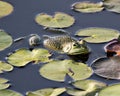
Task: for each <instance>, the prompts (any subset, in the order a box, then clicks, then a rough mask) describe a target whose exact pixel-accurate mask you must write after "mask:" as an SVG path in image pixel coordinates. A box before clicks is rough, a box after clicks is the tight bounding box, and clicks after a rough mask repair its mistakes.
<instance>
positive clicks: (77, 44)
mask: <svg viewBox="0 0 120 96" xmlns="http://www.w3.org/2000/svg"><path fill="white" fill-rule="evenodd" d="M43 45H44V46H45V47H46V48H48V49H51V50H54V51H59V52H61V53H67V54H69V55H78V54H87V53H89V49H88V47H87V46H86V43H85V41H83V40H81V41H77V40H76V39H75V38H72V37H70V36H68V35H60V36H53V37H50V36H47V38H46V39H45V40H44V41H43Z"/></svg>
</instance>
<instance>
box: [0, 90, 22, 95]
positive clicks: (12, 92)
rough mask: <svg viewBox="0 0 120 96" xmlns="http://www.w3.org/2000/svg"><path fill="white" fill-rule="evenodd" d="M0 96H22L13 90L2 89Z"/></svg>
mask: <svg viewBox="0 0 120 96" xmlns="http://www.w3.org/2000/svg"><path fill="white" fill-rule="evenodd" d="M0 96H23V95H22V94H20V93H18V92H15V91H13V90H8V89H4V90H0Z"/></svg>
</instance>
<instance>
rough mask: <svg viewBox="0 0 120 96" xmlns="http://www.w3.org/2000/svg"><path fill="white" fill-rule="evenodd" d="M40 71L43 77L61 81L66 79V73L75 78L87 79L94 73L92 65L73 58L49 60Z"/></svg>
mask: <svg viewBox="0 0 120 96" xmlns="http://www.w3.org/2000/svg"><path fill="white" fill-rule="evenodd" d="M39 72H40V75H42V76H43V77H45V78H47V79H50V80H54V81H59V82H63V81H64V78H65V76H66V74H68V75H69V76H70V77H71V78H73V79H74V80H82V79H86V78H88V77H90V76H91V75H92V70H91V68H90V67H88V66H87V65H85V64H83V63H78V62H74V61H72V60H63V61H59V60H57V61H52V62H49V63H48V64H45V65H44V66H43V67H42V68H40V70H39Z"/></svg>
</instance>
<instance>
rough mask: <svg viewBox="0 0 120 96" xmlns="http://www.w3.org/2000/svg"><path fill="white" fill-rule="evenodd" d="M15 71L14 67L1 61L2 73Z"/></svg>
mask: <svg viewBox="0 0 120 96" xmlns="http://www.w3.org/2000/svg"><path fill="white" fill-rule="evenodd" d="M12 70H13V66H12V65H10V64H8V63H5V62H3V61H0V73H3V72H4V71H12Z"/></svg>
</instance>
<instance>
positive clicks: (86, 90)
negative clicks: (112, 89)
mask: <svg viewBox="0 0 120 96" xmlns="http://www.w3.org/2000/svg"><path fill="white" fill-rule="evenodd" d="M72 85H74V86H75V87H76V88H79V89H70V88H68V89H67V93H68V94H70V95H74V96H95V94H96V93H97V92H98V91H99V90H100V89H102V88H103V87H105V86H106V84H105V83H103V82H100V81H96V80H79V81H75V82H73V83H72Z"/></svg>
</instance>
